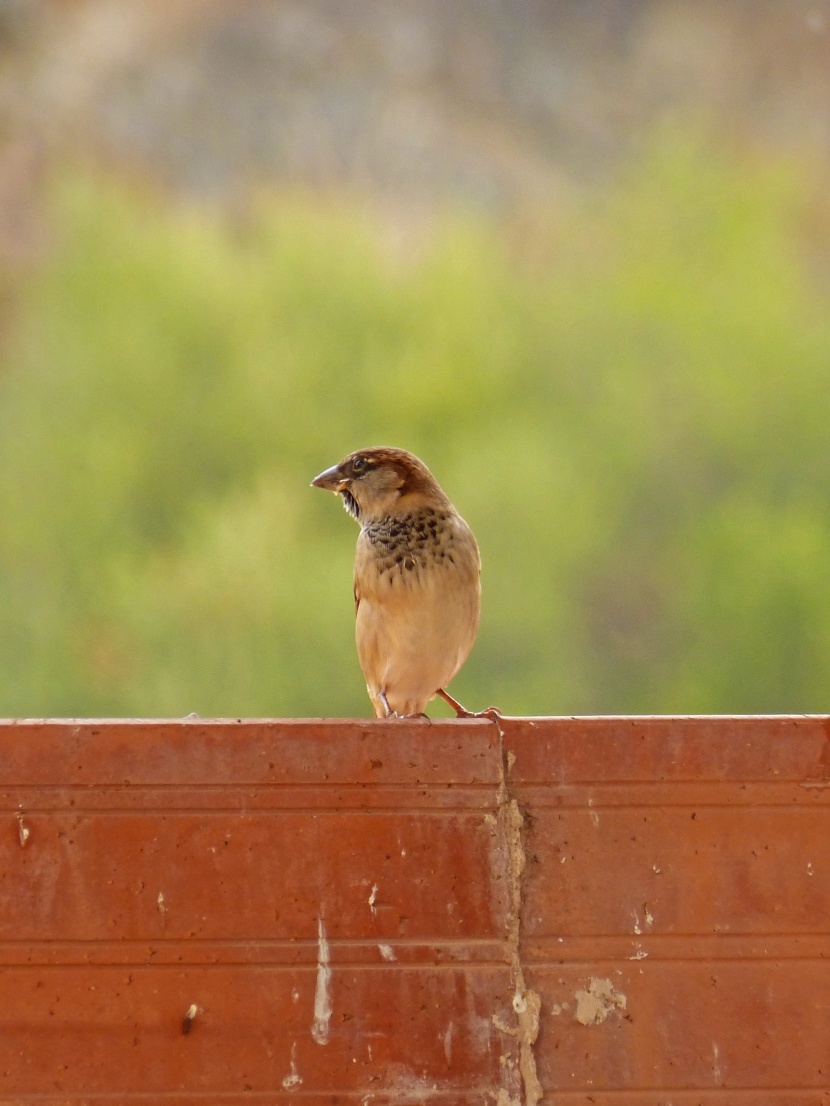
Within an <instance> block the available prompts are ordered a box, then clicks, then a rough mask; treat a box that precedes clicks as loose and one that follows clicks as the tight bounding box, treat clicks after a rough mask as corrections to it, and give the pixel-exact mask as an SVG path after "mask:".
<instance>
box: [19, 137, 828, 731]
mask: <svg viewBox="0 0 830 1106" xmlns="http://www.w3.org/2000/svg"><path fill="white" fill-rule="evenodd" d="M822 210H823V209H822V208H821V204H820V203H819V202H818V201H817V199H816V195H815V191H814V188H813V186H812V184H811V178H810V176H809V174H808V173H807V172H806V171H797V170H796V169H794V168H788V167H783V166H781V165H774V166H770V165H765V164H763V163H761V162H759V161H757V160H756V159H752V158H750V157H749V156H748V155H747V156H743V157H738V156H731V157H727V156H725V155H723V154H718V153H715V152H713V151H712V150H711V149H710V150H706V149H703V148H697V149H690V148H688V147H683V148H679V147H678V146H677V144H676V143H674V142H672V141H671V140H670V139H664V140H661V141H658V142H656V143H655V147H654V149H653V150H652V151H651V153H650V154H649V155H648V157H646V158H645V159H644V161H643V163H642V164H640V165H638V166H636V167H632V168H631V169H630V170H629V171H628V173H627V174H625V175H624V176H623V177H621V178H620V179H619V180H618V181H616V182H615V183H614V184H613V185H612V186H610V187H609V188H608V189H607V190H606V191H604V192H603V193H602V194H598V193H595V194H593V195H592V196H591V197H590V198H589V199H585V200H583V201H582V202H580V203H573V204H571V205H569V206H562V205H560V206H559V207H557V208H555V209H551V210H550V211H547V212H540V211H533V212H525V213H524V214H514V215H512V216H510V217H506V218H504V219H502V220H494V219H489V220H488V219H485V218H483V217H481V218H474V217H472V216H470V215H466V216H462V215H458V214H455V215H453V214H447V215H445V216H442V217H440V218H437V217H436V218H434V219H433V220H432V221H431V222H429V223H428V224H424V225H419V224H418V223H417V222H415V223H413V224H412V226H410V227H409V228H408V229H407V230H406V232H405V233H403V234H402V233H401V231H400V225H399V224H396V223H394V222H388V221H385V220H384V219H382V218H381V217H380V216H379V215H378V214H377V212H374V213H373V212H372V210H371V209H370V208H368V207H367V206H365V205H360V204H358V203H350V202H348V201H345V200H344V201H342V202H334V201H333V200H328V201H326V202H323V201H321V200H320V199H319V197H318V198H317V199H313V198H311V197H306V198H302V197H290V198H286V197H279V198H272V199H270V200H268V201H265V202H261V203H259V204H256V205H252V207H251V209H250V211H248V212H247V213H246V214H245V215H244V216H242V217H240V216H237V217H235V218H230V217H228V216H220V215H219V214H217V213H215V212H214V213H211V212H208V211H194V210H192V209H185V208H183V207H181V206H173V205H169V204H167V205H166V204H163V203H160V202H158V201H153V200H151V199H149V198H147V197H142V196H140V195H137V194H136V193H135V191H131V190H129V189H126V188H124V187H121V186H116V185H115V184H113V183H111V182H108V181H106V180H105V179H102V178H100V177H98V178H81V177H78V176H77V175H76V176H72V177H70V178H68V179H64V180H63V181H61V182H59V183H58V184H57V185H56V187H55V189H54V191H53V211H52V220H51V222H52V227H53V245H52V248H51V249H50V251H49V254H48V257H47V258H46V259H45V260H44V262H43V264H42V265H41V266H40V267H39V268H38V271H37V272H36V273H35V274H34V275H33V276H32V278H31V279H30V280H29V281H28V283H27V284H26V286H25V288H23V289H22V290H20V292H19V294H18V296H17V301H16V312H17V313H16V320H15V324H14V327H13V329H12V333H11V334H10V335H9V336H8V337H7V340H6V342H5V344H4V347H3V352H2V376H0V502H2V504H3V506H4V509H3V516H4V517H3V525H2V530H0V714H5V715H12V716H15V715H28V716H32V715H49V714H52V715H107V714H109V715H182V714H186V713H188V712H190V711H196V712H198V713H199V714H200V715H203V716H209V715H235V716H240V715H350V714H358V715H366V714H368V713H370V712H369V703H368V699H367V698H366V696H365V691H364V689H363V684H362V678H361V674H360V671H359V668H358V665H357V661H356V658H355V654H354V645H353V627H352V622H353V608H352V598H351V564H352V550H353V544H354V539H355V537H356V528H355V525H354V523H353V522H352V521H351V520H350V519H349V518H348V517H347V516H346V515H345V513H344V512H343V511H342V510H341V509H340V508H339V506H338V504H337V502H336V501H335V500H334V499H333V498H332V497H330V496H324V495H323V494H321V493H320V492H317V491H313V490H311V489H310V488H309V486H308V485H309V481H310V479H311V478H312V477H313V476H314V475H315V474H316V473H317V472H318V471H320V470H321V469H322V468H324V467H327V466H328V465H329V464H332V463H334V462H335V461H337V460H339V459H340V457H341V456H343V455H344V454H345V453H347V452H348V451H350V450H352V449H355V448H357V447H359V446H364V445H376V444H394V445H400V446H404V447H406V448H409V449H411V450H413V451H414V452H416V453H418V454H419V455H420V456H422V457H423V458H424V460H426V461H427V463H428V464H429V465H430V467H431V468H432V469H433V471H434V472H435V474H436V475H437V477H438V478H439V480H440V481H441V483H442V484H443V485H444V487H445V488H446V489H447V490H448V491H449V493H450V495H451V496H452V498H453V500H454V501H455V503H456V505H457V506H458V508H459V509H460V510H461V512H462V514H464V515H465V517H466V518H467V519H468V521H469V522H470V523H471V524H472V526H473V528H474V530H475V531H476V534H477V535H478V537H479V541H480V545H481V547H482V556H483V561H484V566H485V567H484V578H483V584H484V614H483V621H482V628H481V633H480V636H479V642H478V644H477V646H476V649H475V651H474V652H473V655H472V657H471V659H470V660H469V662H468V664H467V666H466V667H465V669H464V670H463V672H462V673H461V675H460V676H459V677H458V679H457V680H456V682H455V684H454V687H453V691H454V693H455V694H456V695H457V696H458V697H460V698H461V699H462V700H463V701H465V702H467V703H469V704H470V705H471V706H474V707H485V706H488V705H489V704H491V703H496V704H498V705H499V706H500V707H501V708H502V709H503V710H504V711H506V712H510V713H543V714H550V713H601V712H615V713H616V712H644V713H652V712H672V713H675V712H710V711H711V712H733V711H737V712H744V711H747V712H756V711H757V712H760V711H798V712H800V711H822V712H823V711H827V710H828V709H830V695H828V691H827V686H828V662H829V661H830V571H829V569H830V428H829V425H830V424H828V411H830V404H828V399H830V311H828V306H829V305H828V292H827V285H826V271H827V260H828V257H830V249H828V244H827V237H828V235H827V226H826V222H824V221H822V220H823V216H822ZM396 227H397V229H395V228H396ZM442 712H443V710H442V707H437V708H436V711H435V713H439V714H440V713H442Z"/></svg>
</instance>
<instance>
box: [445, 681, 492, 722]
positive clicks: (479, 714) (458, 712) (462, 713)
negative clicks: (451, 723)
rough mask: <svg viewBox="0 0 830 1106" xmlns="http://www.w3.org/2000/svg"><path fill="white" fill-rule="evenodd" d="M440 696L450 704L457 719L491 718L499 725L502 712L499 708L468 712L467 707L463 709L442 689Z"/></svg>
mask: <svg viewBox="0 0 830 1106" xmlns="http://www.w3.org/2000/svg"><path fill="white" fill-rule="evenodd" d="M438 694H439V695H440V696H441V698H442V699H443V700H444V702H445V703H449V705H450V706H451V707H452V709H453V710H454V711H455V716H456V718H489V719H490V721H491V722H495V723H496V725H498V724H499V721H500V719H501V711H500V710H499V708H498V707H488V708H487V710H467V708H466V707H462V705H461V704H460V703H459V702H458V700H457V699H453V697H452V695H449V694H447V692H446V691H444V689H443V688H442V687H439V688H438Z"/></svg>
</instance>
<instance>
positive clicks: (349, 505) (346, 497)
mask: <svg viewBox="0 0 830 1106" xmlns="http://www.w3.org/2000/svg"><path fill="white" fill-rule="evenodd" d="M340 494H341V495H342V496H343V506H344V507H345V508H346V510H347V511H348V512H349V514H350V515H351V516H352V518H356V519H357V520H358V522H359V521H360V507H358V505H357V500H356V499H355V497H354V496H353V495H352V493H351V492H350V491H348V490H347V489H346V488H344V489H343V491H342V492H341V493H340Z"/></svg>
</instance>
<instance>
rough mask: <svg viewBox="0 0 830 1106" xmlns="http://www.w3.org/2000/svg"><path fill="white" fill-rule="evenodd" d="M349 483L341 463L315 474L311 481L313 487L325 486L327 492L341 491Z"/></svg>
mask: <svg viewBox="0 0 830 1106" xmlns="http://www.w3.org/2000/svg"><path fill="white" fill-rule="evenodd" d="M347 484H348V480H347V479H346V478H345V477H344V476H343V473H342V472H341V471H340V466H339V465H332V466H331V468H330V469H326V471H325V472H321V473H320V475H319V476H315V477H314V479H313V480H312V481H311V486H312V488H323V489H325V491H327V492H334V493H335V495H336V494H337V492H340V491H342V490H343V488H345V487H346V486H347Z"/></svg>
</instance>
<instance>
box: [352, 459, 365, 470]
mask: <svg viewBox="0 0 830 1106" xmlns="http://www.w3.org/2000/svg"><path fill="white" fill-rule="evenodd" d="M365 468H366V458H365V457H355V459H354V460H353V461H352V469H353V470H354V471H355V472H362V471H363V469H365Z"/></svg>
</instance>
